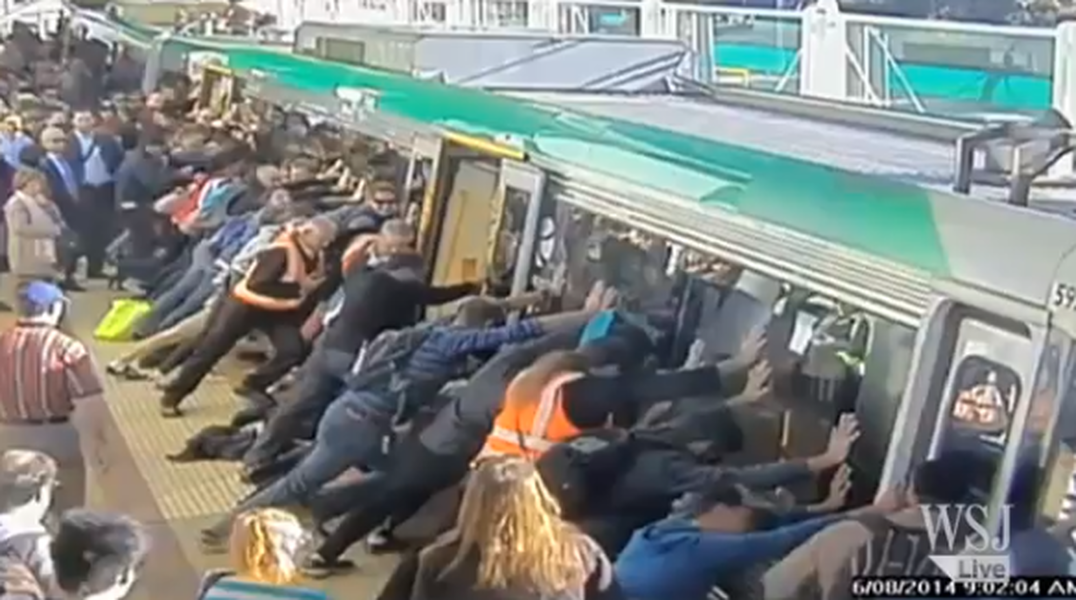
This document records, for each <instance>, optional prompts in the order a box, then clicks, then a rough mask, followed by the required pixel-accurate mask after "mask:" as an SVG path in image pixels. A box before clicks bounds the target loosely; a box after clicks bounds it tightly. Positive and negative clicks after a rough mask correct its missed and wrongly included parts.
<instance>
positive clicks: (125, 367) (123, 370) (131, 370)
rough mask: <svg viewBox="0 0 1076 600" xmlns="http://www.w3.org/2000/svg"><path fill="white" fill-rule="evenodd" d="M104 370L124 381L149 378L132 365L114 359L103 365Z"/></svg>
mask: <svg viewBox="0 0 1076 600" xmlns="http://www.w3.org/2000/svg"><path fill="white" fill-rule="evenodd" d="M105 372H106V373H108V374H109V375H112V376H113V377H118V378H120V379H124V380H126V381H146V380H147V379H149V375H147V374H146V373H143V372H142V371H139V370H138V369H137V368H136V367H135V366H134V365H129V364H126V363H121V362H116V361H113V362H110V363H108V365H107V366H106V367H105Z"/></svg>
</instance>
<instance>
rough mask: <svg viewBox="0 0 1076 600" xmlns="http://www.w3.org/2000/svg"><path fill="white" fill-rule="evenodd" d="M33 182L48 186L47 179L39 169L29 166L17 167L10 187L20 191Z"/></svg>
mask: <svg viewBox="0 0 1076 600" xmlns="http://www.w3.org/2000/svg"><path fill="white" fill-rule="evenodd" d="M34 183H37V184H39V185H42V186H46V187H47V186H48V180H46V179H45V174H44V173H42V172H41V171H38V170H37V169H33V168H31V167H19V168H18V169H17V170H16V171H15V176H14V177H13V178H12V180H11V187H12V188H13V189H15V190H16V191H19V192H21V191H24V190H25V189H26V188H27V187H29V186H30V185H31V184H34Z"/></svg>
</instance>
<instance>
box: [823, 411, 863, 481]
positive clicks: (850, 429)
mask: <svg viewBox="0 0 1076 600" xmlns="http://www.w3.org/2000/svg"><path fill="white" fill-rule="evenodd" d="M859 434H860V431H859V420H858V419H856V416H855V415H854V414H852V413H847V414H843V415H841V418H840V420H838V421H837V426H836V427H834V428H833V431H831V432H830V434H829V445H828V446H826V451H825V453H824V454H822V456H820V457H819V458H820V459H821V461H820V462H819V464H818V465H817V466H818V467H819V469H829V468H831V467H835V466H837V465H839V464H842V463H843V462H844V461H845V460H846V459H847V458H848V452H849V451H851V449H852V444H854V443H855V441H856V440H858V439H859Z"/></svg>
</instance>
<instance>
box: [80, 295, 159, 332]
mask: <svg viewBox="0 0 1076 600" xmlns="http://www.w3.org/2000/svg"><path fill="white" fill-rule="evenodd" d="M152 307H153V305H152V304H150V303H149V302H147V301H145V300H135V299H133V298H127V299H123V300H113V301H112V307H111V308H109V309H108V314H106V315H105V317H104V318H103V319H101V322H100V323H98V324H97V329H94V330H93V337H95V338H97V339H99V340H104V341H106V342H124V341H127V340H129V339H131V333H133V332H134V328H135V325H137V324H138V321H140V320H141V319H142V317H144V316H145V315H146V313H148V312H149V311H150V309H151V308H152Z"/></svg>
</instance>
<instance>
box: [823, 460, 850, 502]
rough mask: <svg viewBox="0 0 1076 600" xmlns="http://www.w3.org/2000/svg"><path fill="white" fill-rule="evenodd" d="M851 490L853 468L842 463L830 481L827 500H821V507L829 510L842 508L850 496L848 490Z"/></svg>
mask: <svg viewBox="0 0 1076 600" xmlns="http://www.w3.org/2000/svg"><path fill="white" fill-rule="evenodd" d="M851 490H852V468H851V467H849V466H848V465H841V466H840V468H838V469H837V472H836V473H834V474H833V479H831V480H830V482H829V493H828V494H827V495H826V498H825V500H823V501H822V502H821V505H820V507H819V508H823V509H824V510H829V511H835V510H840V508H841V507H842V506H844V500H845V498H847V497H848V492H850V491H851Z"/></svg>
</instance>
